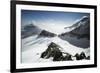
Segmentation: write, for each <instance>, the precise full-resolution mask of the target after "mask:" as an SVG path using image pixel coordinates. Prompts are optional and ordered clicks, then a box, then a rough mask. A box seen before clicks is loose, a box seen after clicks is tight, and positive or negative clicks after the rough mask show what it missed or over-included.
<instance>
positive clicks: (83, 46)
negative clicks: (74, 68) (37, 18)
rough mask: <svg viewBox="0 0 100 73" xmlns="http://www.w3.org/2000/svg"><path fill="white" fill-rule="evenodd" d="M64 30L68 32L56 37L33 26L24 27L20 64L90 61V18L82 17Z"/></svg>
mask: <svg viewBox="0 0 100 73" xmlns="http://www.w3.org/2000/svg"><path fill="white" fill-rule="evenodd" d="M42 27H43V26H42ZM45 27H47V26H45ZM65 29H66V30H67V29H68V30H69V31H67V32H65V31H64V32H65V33H62V34H59V35H58V34H56V33H54V32H50V31H49V30H47V29H43V28H42V29H41V28H40V27H38V26H35V25H33V24H31V25H27V26H25V27H24V33H25V34H27V36H26V35H25V36H24V37H23V39H22V63H36V62H53V61H68V60H83V59H85V60H87V59H90V18H89V17H87V16H84V17H82V18H81V19H80V20H79V21H77V22H76V23H75V24H73V25H72V26H70V27H66V28H65ZM65 29H64V30H65ZM25 31H26V32H25ZM33 31H34V32H33ZM35 31H36V32H35ZM34 34H35V35H34ZM25 37H26V38H25ZM51 37H52V38H51Z"/></svg>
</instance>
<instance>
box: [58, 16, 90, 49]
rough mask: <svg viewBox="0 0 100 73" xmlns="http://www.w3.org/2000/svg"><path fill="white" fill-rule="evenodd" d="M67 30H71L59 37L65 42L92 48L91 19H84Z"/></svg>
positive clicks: (85, 17)
mask: <svg viewBox="0 0 100 73" xmlns="http://www.w3.org/2000/svg"><path fill="white" fill-rule="evenodd" d="M65 29H71V31H69V32H65V33H62V34H60V35H59V37H60V38H61V39H63V40H66V41H68V42H69V43H71V44H73V45H75V46H77V47H82V48H88V47H89V46H90V18H89V17H87V16H84V17H82V18H81V19H80V20H79V21H78V22H76V23H75V24H73V25H72V26H70V27H66V28H65Z"/></svg>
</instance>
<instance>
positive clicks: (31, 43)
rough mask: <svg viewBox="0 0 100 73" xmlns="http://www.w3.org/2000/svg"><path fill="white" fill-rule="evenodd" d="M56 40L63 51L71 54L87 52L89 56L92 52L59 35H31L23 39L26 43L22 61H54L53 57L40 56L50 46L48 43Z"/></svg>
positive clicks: (23, 48)
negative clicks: (48, 36)
mask: <svg viewBox="0 0 100 73" xmlns="http://www.w3.org/2000/svg"><path fill="white" fill-rule="evenodd" d="M51 42H54V43H56V44H58V45H59V46H61V47H62V48H59V49H60V50H61V52H65V53H66V52H67V53H70V54H71V55H75V54H76V53H79V54H80V53H81V52H85V54H86V55H87V56H89V55H90V54H89V53H90V52H89V51H90V50H89V48H88V49H83V48H79V47H76V46H73V45H71V44H70V43H68V42H67V41H64V40H61V39H60V38H59V37H54V38H42V37H41V38H38V39H37V38H36V36H34V37H33V36H31V37H28V38H25V39H24V40H22V43H24V44H23V45H24V46H23V47H22V63H35V62H52V61H53V60H52V58H49V59H42V58H40V56H41V54H42V53H43V52H44V51H45V50H46V49H47V48H48V45H49V44H50V43H51Z"/></svg>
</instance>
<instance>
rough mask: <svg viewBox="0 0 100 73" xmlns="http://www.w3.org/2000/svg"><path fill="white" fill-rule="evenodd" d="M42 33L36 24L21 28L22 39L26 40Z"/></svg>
mask: <svg viewBox="0 0 100 73" xmlns="http://www.w3.org/2000/svg"><path fill="white" fill-rule="evenodd" d="M40 32H41V29H40V28H38V27H37V26H35V25H34V24H28V25H25V26H23V28H21V38H26V37H28V36H31V35H37V34H39V33H40Z"/></svg>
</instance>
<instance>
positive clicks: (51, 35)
mask: <svg viewBox="0 0 100 73" xmlns="http://www.w3.org/2000/svg"><path fill="white" fill-rule="evenodd" d="M54 36H56V34H54V33H51V32H48V31H46V30H42V31H41V33H40V34H39V36H38V37H54Z"/></svg>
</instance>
